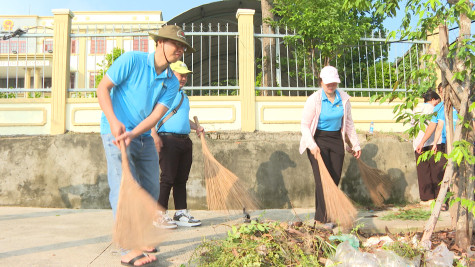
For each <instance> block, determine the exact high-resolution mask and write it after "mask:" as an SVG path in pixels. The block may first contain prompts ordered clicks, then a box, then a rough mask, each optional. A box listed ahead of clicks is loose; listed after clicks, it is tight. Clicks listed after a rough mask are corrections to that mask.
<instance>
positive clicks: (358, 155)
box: [353, 150, 361, 159]
mask: <svg viewBox="0 0 475 267" xmlns="http://www.w3.org/2000/svg"><path fill="white" fill-rule="evenodd" d="M353 156H354V157H355V158H356V159H359V158H360V156H361V150H358V151H353Z"/></svg>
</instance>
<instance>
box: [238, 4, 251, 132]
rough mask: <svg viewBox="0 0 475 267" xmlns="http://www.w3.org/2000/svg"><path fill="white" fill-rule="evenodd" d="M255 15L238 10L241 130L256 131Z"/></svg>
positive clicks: (247, 11) (248, 11) (248, 10)
mask: <svg viewBox="0 0 475 267" xmlns="http://www.w3.org/2000/svg"><path fill="white" fill-rule="evenodd" d="M254 13H255V10H253V9H238V11H237V13H236V17H237V19H238V32H239V37H238V40H239V45H238V51H239V59H238V60H239V91H240V97H241V130H242V131H243V132H254V131H255V130H256V93H255V91H256V90H255V89H256V88H255V87H256V84H255V81H256V79H255V74H254V68H255V61H254Z"/></svg>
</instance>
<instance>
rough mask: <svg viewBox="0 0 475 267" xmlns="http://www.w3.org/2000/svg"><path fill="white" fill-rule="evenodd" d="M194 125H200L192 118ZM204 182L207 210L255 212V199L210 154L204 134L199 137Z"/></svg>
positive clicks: (257, 205) (256, 203)
mask: <svg viewBox="0 0 475 267" xmlns="http://www.w3.org/2000/svg"><path fill="white" fill-rule="evenodd" d="M194 120H195V123H196V125H197V126H198V127H199V125H200V123H199V121H198V117H196V116H195V117H194ZM200 138H201V148H202V152H203V160H204V173H205V181H206V202H207V204H208V209H209V210H226V211H229V210H242V209H243V208H245V209H246V210H257V209H258V208H259V204H258V201H257V199H256V198H255V197H254V196H253V195H251V194H250V193H249V192H248V191H247V189H246V187H245V186H244V185H243V184H242V183H241V181H240V180H239V178H238V177H237V176H236V175H235V174H233V173H232V172H231V171H229V170H228V169H226V168H225V167H224V166H223V165H221V164H220V163H219V162H218V161H217V160H216V159H215V158H214V157H213V155H212V154H211V152H210V151H209V149H208V145H207V144H206V140H205V137H204V134H201V135H200Z"/></svg>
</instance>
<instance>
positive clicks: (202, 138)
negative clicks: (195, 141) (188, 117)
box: [193, 116, 205, 142]
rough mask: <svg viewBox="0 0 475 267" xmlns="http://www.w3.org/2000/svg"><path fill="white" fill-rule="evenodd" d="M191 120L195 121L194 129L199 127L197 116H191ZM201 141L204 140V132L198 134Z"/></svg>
mask: <svg viewBox="0 0 475 267" xmlns="http://www.w3.org/2000/svg"><path fill="white" fill-rule="evenodd" d="M193 120H194V121H195V124H196V130H197V131H198V128H200V122H199V121H198V116H193ZM199 137H200V139H201V142H204V140H205V135H204V132H203V133H201V134H200V135H199Z"/></svg>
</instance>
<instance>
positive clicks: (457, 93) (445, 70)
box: [435, 58, 463, 110]
mask: <svg viewBox="0 0 475 267" xmlns="http://www.w3.org/2000/svg"><path fill="white" fill-rule="evenodd" d="M435 62H436V63H437V65H438V66H439V68H440V71H441V72H442V75H444V77H445V78H446V80H447V82H448V83H449V84H450V87H451V89H452V90H450V91H451V93H452V92H453V94H454V97H451V99H453V100H455V101H454V102H452V104H453V105H454V107H456V109H457V110H460V99H461V98H462V97H461V94H462V93H463V87H462V85H461V84H460V83H459V82H457V81H455V80H454V74H453V73H452V71H451V70H450V69H449V66H447V63H446V62H445V61H444V60H443V59H442V58H437V60H436V61H435ZM457 106H458V108H457Z"/></svg>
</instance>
